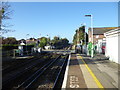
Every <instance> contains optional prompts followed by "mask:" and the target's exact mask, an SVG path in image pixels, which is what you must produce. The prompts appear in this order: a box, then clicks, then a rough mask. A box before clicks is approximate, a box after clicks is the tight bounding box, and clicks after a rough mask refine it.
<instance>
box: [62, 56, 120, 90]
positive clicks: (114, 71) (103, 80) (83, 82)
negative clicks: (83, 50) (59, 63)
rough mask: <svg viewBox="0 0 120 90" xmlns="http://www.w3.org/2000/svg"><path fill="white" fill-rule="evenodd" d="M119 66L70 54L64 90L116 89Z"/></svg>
mask: <svg viewBox="0 0 120 90" xmlns="http://www.w3.org/2000/svg"><path fill="white" fill-rule="evenodd" d="M118 77H119V75H118V64H116V63H113V62H111V61H109V60H104V59H97V58H96V59H95V58H94V59H93V58H91V57H88V56H86V55H85V54H70V56H69V60H68V63H67V67H66V71H65V75H64V80H63V84H62V89H70V88H71V89H73V88H77V89H89V88H90V89H93V88H95V89H99V88H100V89H103V90H104V89H114V90H117V89H118V88H119V86H118V79H119V78H118Z"/></svg>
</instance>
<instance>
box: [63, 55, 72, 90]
mask: <svg viewBox="0 0 120 90" xmlns="http://www.w3.org/2000/svg"><path fill="white" fill-rule="evenodd" d="M70 58H71V54H70V55H69V58H68V62H67V66H66V70H65V75H64V80H63V83H62V89H61V90H65V88H66V84H67V76H68V69H69V63H70Z"/></svg>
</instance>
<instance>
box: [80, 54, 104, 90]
mask: <svg viewBox="0 0 120 90" xmlns="http://www.w3.org/2000/svg"><path fill="white" fill-rule="evenodd" d="M80 58H81V59H82V62H83V63H84V64H85V66H86V68H87V69H88V71H89V73H90V74H91V76H92V77H93V79H94V81H95V82H96V84H97V86H98V87H99V88H101V89H102V90H104V87H103V86H102V84H101V83H100V82H99V80H98V79H97V77H96V76H95V75H94V73H93V72H92V70H91V69H90V68H89V67H88V65H87V64H86V63H85V61H84V60H83V58H82V56H80Z"/></svg>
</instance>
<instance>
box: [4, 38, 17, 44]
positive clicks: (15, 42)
mask: <svg viewBox="0 0 120 90" xmlns="http://www.w3.org/2000/svg"><path fill="white" fill-rule="evenodd" d="M2 44H18V41H17V40H16V38H14V37H8V38H5V39H3V40H2Z"/></svg>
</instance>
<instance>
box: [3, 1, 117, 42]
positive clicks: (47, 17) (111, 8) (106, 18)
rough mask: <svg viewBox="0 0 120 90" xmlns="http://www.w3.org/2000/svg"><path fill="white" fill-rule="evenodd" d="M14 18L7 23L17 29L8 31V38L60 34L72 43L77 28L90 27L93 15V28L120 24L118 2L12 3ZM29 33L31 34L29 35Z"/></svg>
mask: <svg viewBox="0 0 120 90" xmlns="http://www.w3.org/2000/svg"><path fill="white" fill-rule="evenodd" d="M10 5H11V9H12V10H13V13H12V15H11V17H12V19H10V20H7V21H6V22H7V23H8V22H9V23H10V24H12V25H13V26H12V27H9V28H11V29H13V30H15V32H9V33H7V34H4V35H3V36H5V37H15V38H16V39H18V40H19V39H22V38H24V39H26V38H30V37H34V38H39V37H42V36H45V37H47V35H48V37H50V38H51V39H52V38H53V37H54V36H59V37H61V38H67V39H68V40H69V41H70V42H72V39H73V35H74V34H75V30H76V29H78V28H79V27H80V26H81V24H84V25H86V32H87V31H88V30H87V29H88V28H89V27H90V25H91V23H90V17H85V15H86V14H92V15H93V27H117V26H118V2H10ZM27 34H29V35H27Z"/></svg>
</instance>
